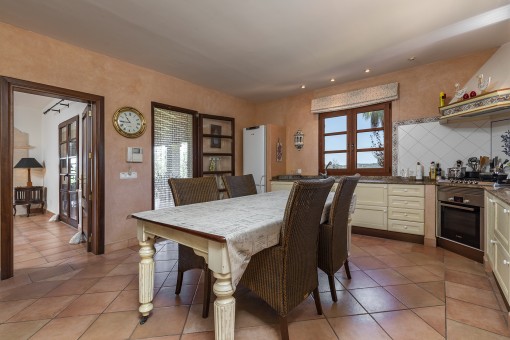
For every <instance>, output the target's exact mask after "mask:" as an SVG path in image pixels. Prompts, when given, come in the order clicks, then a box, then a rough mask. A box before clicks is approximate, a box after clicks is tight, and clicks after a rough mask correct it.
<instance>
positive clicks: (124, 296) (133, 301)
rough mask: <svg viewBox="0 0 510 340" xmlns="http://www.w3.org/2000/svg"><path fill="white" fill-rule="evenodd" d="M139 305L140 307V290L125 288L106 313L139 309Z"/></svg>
mask: <svg viewBox="0 0 510 340" xmlns="http://www.w3.org/2000/svg"><path fill="white" fill-rule="evenodd" d="M138 307H140V302H139V300H138V290H124V291H122V292H120V294H119V295H117V297H116V298H115V300H113V302H112V303H111V304H110V305H109V306H108V308H106V310H105V311H104V313H110V312H124V311H129V310H138Z"/></svg>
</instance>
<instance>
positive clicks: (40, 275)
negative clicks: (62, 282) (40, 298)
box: [28, 265, 74, 282]
mask: <svg viewBox="0 0 510 340" xmlns="http://www.w3.org/2000/svg"><path fill="white" fill-rule="evenodd" d="M73 271H74V269H73V268H71V266H69V265H62V266H56V267H53V268H44V269H40V270H37V271H34V272H31V273H30V274H28V276H30V279H31V280H32V282H37V281H45V280H47V279H49V278H52V277H55V276H60V275H63V274H66V273H69V272H73Z"/></svg>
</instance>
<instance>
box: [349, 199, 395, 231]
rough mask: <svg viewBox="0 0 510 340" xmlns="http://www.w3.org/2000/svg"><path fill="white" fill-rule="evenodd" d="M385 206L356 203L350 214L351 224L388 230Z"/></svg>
mask: <svg viewBox="0 0 510 340" xmlns="http://www.w3.org/2000/svg"><path fill="white" fill-rule="evenodd" d="M387 217H388V213H387V208H386V207H373V206H362V205H359V204H357V205H356V210H355V211H354V214H353V215H352V225H354V226H357V227H365V228H373V229H381V230H388V221H387Z"/></svg>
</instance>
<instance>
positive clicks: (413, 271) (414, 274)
mask: <svg viewBox="0 0 510 340" xmlns="http://www.w3.org/2000/svg"><path fill="white" fill-rule="evenodd" d="M395 270H396V271H397V272H399V273H400V274H402V275H404V276H405V277H406V278H408V279H409V280H411V281H412V282H414V283H418V282H433V281H442V278H441V277H439V276H437V275H434V274H432V273H431V272H429V271H428V270H426V269H424V268H423V267H421V266H413V267H399V268H395Z"/></svg>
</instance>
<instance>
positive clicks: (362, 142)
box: [319, 102, 391, 176]
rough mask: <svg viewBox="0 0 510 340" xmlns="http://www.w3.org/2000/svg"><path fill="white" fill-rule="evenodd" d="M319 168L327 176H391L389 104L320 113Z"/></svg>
mask: <svg viewBox="0 0 510 340" xmlns="http://www.w3.org/2000/svg"><path fill="white" fill-rule="evenodd" d="M319 139H320V140H319V155H320V156H319V169H320V171H321V172H324V169H325V167H326V165H327V164H329V163H330V162H331V164H330V165H329V167H328V174H330V175H350V174H355V173H360V174H362V175H385V176H389V175H391V104H390V103H389V102H388V103H382V104H377V105H371V106H365V107H359V108H355V109H349V110H342V111H335V112H328V113H321V114H320V115H319Z"/></svg>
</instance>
